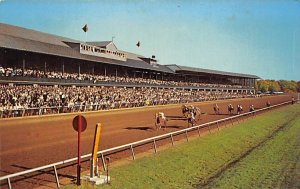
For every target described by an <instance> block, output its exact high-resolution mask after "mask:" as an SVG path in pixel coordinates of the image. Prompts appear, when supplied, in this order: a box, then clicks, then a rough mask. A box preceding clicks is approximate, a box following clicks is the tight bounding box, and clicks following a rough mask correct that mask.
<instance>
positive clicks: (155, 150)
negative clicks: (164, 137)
mask: <svg viewBox="0 0 300 189" xmlns="http://www.w3.org/2000/svg"><path fill="white" fill-rule="evenodd" d="M153 144H154V152H155V153H157V149H156V142H155V139H154V140H153Z"/></svg>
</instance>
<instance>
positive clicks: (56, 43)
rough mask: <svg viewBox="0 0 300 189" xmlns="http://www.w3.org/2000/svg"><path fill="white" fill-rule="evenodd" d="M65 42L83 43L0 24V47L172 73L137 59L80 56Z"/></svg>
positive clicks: (162, 67)
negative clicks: (125, 59) (124, 59)
mask: <svg viewBox="0 0 300 189" xmlns="http://www.w3.org/2000/svg"><path fill="white" fill-rule="evenodd" d="M65 42H67V43H68V42H69V43H84V42H81V41H77V40H73V39H69V38H65V37H60V36H56V35H51V34H47V33H43V32H38V31H34V30H30V29H25V28H21V27H16V26H11V25H7V24H2V23H0V47H4V48H8V49H15V50H21V51H28V52H35V53H42V54H49V55H56V56H62V57H68V58H75V59H81V60H87V61H93V62H101V63H107V64H113V65H118V66H127V67H131V68H140V69H146V70H152V71H157V72H167V73H173V72H172V70H170V69H169V68H167V67H165V66H162V65H157V66H153V65H150V64H148V63H146V62H144V61H143V60H141V59H138V58H136V59H131V58H127V61H125V62H124V61H119V60H114V59H108V58H103V57H98V56H91V55H86V54H81V53H79V52H78V51H76V50H75V49H73V48H71V47H70V46H68V45H67V44H66V43H65ZM110 43H111V42H110ZM106 44H109V43H106ZM141 57H142V56H141Z"/></svg>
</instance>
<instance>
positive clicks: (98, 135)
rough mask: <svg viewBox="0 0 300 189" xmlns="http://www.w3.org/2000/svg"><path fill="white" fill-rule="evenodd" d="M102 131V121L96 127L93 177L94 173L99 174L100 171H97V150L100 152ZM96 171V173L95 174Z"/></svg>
mask: <svg viewBox="0 0 300 189" xmlns="http://www.w3.org/2000/svg"><path fill="white" fill-rule="evenodd" d="M100 133H101V123H97V124H96V129H95V136H94V145H93V153H92V157H93V159H92V166H91V168H92V170H91V177H93V176H94V175H97V174H98V173H97V172H96V170H97V166H98V165H97V152H98V147H99V142H100ZM95 172H96V174H95Z"/></svg>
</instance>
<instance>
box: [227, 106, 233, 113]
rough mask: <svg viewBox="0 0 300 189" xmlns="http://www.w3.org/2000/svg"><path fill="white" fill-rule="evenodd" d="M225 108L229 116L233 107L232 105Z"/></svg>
mask: <svg viewBox="0 0 300 189" xmlns="http://www.w3.org/2000/svg"><path fill="white" fill-rule="evenodd" d="M227 108H228V114H229V115H231V114H232V112H233V111H234V107H233V106H232V104H229V105H228V107H227Z"/></svg>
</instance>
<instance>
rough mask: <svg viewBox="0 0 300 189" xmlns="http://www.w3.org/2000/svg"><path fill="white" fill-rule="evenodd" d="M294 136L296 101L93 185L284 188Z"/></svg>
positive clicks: (291, 176)
mask: <svg viewBox="0 0 300 189" xmlns="http://www.w3.org/2000/svg"><path fill="white" fill-rule="evenodd" d="M299 138H300V105H293V106H290V105H289V106H285V107H282V108H279V109H276V110H273V111H271V112H267V113H264V114H261V115H258V116H256V117H255V118H253V119H252V118H251V119H248V120H246V121H245V122H243V123H240V124H238V125H236V126H234V127H231V128H227V129H223V130H221V131H220V132H217V133H213V134H209V135H206V136H203V137H200V138H198V139H195V140H190V141H189V142H186V143H183V144H178V145H176V144H175V146H174V147H173V148H170V149H167V150H164V151H158V153H157V154H156V155H153V156H149V157H145V158H141V159H137V160H135V161H134V162H132V163H130V164H127V165H122V166H120V167H114V168H112V169H111V170H110V176H111V178H112V180H111V184H110V185H104V186H98V187H97V188H203V187H207V188H215V187H219V188H280V187H283V188H285V187H288V186H290V185H289V184H290V183H292V184H293V182H294V181H295V179H296V180H297V177H295V174H296V173H297V172H298V171H297V170H296V169H297V168H299V167H300V165H299V164H300V162H299V152H300V147H299V145H300V141H299ZM289 182H290V183H289ZM73 187H75V186H74V185H70V186H67V187H65V188H73ZM94 187H95V186H92V185H89V184H87V183H84V184H83V185H82V186H81V187H80V188H94Z"/></svg>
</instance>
